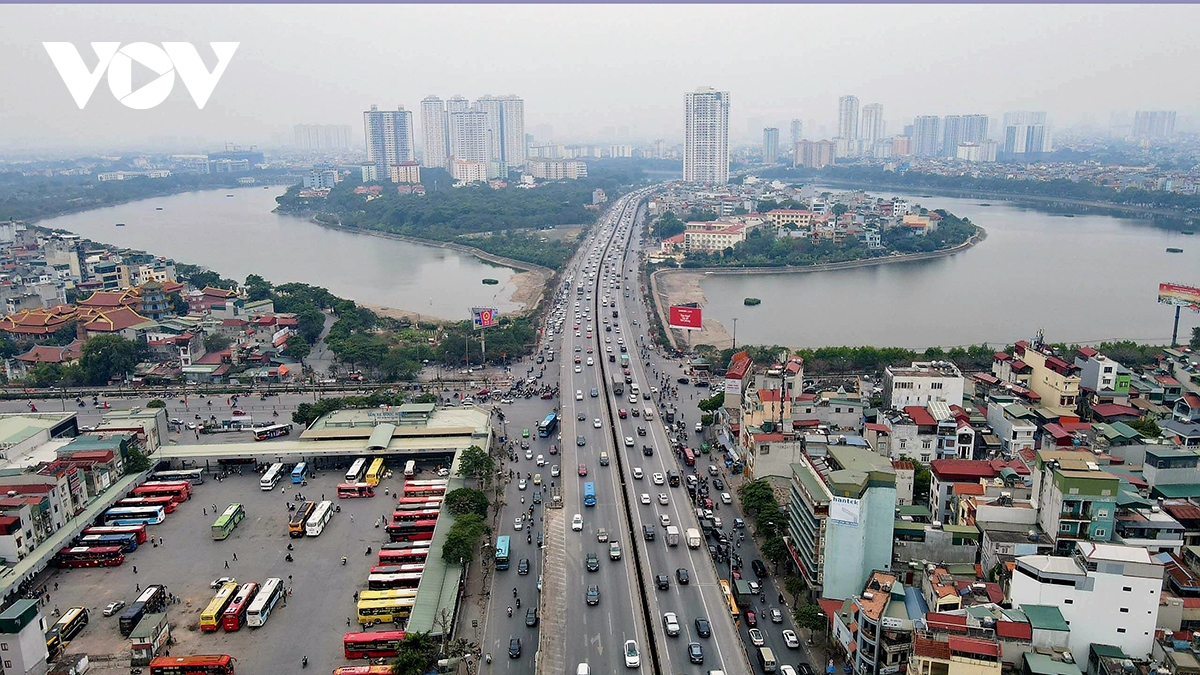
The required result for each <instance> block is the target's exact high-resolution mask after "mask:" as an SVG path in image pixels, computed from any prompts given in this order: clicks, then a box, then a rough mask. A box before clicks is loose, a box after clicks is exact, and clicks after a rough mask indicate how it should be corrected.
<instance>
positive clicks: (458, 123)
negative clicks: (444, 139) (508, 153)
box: [449, 110, 491, 164]
mask: <svg viewBox="0 0 1200 675" xmlns="http://www.w3.org/2000/svg"><path fill="white" fill-rule="evenodd" d="M449 117H450V124H449V127H450V130H449V131H450V133H449V136H450V156H451V157H452V158H454V159H456V160H459V161H463V162H481V163H483V164H487V163H488V161H490V160H491V155H489V154H488V133H487V132H488V129H487V113H485V112H480V111H477V110H465V111H462V112H452V113H450V115H449Z"/></svg>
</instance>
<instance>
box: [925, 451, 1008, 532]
mask: <svg viewBox="0 0 1200 675" xmlns="http://www.w3.org/2000/svg"><path fill="white" fill-rule="evenodd" d="M929 473H930V477H929V510H930V511H932V512H933V519H934V521H942V522H948V521H951V520H953V514H954V503H953V502H954V484H955V483H978V482H979V481H980V480H981V479H985V478H986V479H988V480H991V479H992V478H994V477H995V476H996V475H997V471H996V469H995V468H994V467H993V466H992V465H991V463H989V462H987V461H984V460H974V459H935V460H933V461H932V462H930V463H929Z"/></svg>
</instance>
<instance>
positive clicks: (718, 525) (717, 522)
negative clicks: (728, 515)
mask: <svg viewBox="0 0 1200 675" xmlns="http://www.w3.org/2000/svg"><path fill="white" fill-rule="evenodd" d="M712 521H713V527H715V528H717V529H718V530H719V529H721V528H722V527H723V526H724V522H722V520H721V516H713V517H712Z"/></svg>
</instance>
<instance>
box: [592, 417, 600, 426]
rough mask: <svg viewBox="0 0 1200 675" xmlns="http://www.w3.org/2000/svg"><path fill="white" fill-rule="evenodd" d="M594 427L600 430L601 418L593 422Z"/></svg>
mask: <svg viewBox="0 0 1200 675" xmlns="http://www.w3.org/2000/svg"><path fill="white" fill-rule="evenodd" d="M592 426H593V427H595V428H597V429H599V428H600V418H599V417H597V418H596V419H594V420H592Z"/></svg>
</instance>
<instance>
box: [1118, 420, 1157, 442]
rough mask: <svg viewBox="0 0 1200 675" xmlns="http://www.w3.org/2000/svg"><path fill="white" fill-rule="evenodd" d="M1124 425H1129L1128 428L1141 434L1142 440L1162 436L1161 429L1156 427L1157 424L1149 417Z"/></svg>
mask: <svg viewBox="0 0 1200 675" xmlns="http://www.w3.org/2000/svg"><path fill="white" fill-rule="evenodd" d="M1125 424H1127V425H1129V427H1130V428H1132V429H1133V430H1134V431H1136V432H1138V433H1139V434H1141V435H1142V436H1143V437H1144V438H1158V437H1159V436H1161V435H1162V429H1160V428H1159V427H1158V423H1157V422H1155V421H1154V420H1152V419H1150V418H1149V417H1143V418H1141V419H1136V420H1133V421H1130V422H1126V423H1125Z"/></svg>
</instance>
